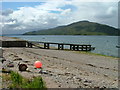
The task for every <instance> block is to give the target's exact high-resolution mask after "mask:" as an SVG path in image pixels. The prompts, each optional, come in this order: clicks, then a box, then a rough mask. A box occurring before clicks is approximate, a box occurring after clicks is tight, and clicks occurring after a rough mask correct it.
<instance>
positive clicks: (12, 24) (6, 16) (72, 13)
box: [0, 0, 118, 34]
mask: <svg viewBox="0 0 120 90" xmlns="http://www.w3.org/2000/svg"><path fill="white" fill-rule="evenodd" d="M117 7H118V6H117V3H116V2H114V3H113V2H106V3H105V2H78V1H77V0H76V1H75V0H67V1H66V0H61V1H54V2H50V1H46V2H45V3H43V4H41V5H37V6H35V7H19V8H18V9H17V10H11V9H9V10H6V11H3V12H2V15H0V17H1V18H2V19H3V23H1V24H2V27H3V33H11V34H13V33H24V32H28V31H34V30H41V29H47V28H53V27H56V26H59V25H66V24H70V23H73V22H76V21H81V20H89V21H94V22H98V23H104V24H108V25H111V26H114V27H117V21H116V18H117V17H116V16H117Z"/></svg>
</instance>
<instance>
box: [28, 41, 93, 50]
mask: <svg viewBox="0 0 120 90" xmlns="http://www.w3.org/2000/svg"><path fill="white" fill-rule="evenodd" d="M41 44H43V45H41ZM53 44H54V45H57V46H58V50H64V49H65V48H64V46H65V45H67V46H69V47H70V48H69V50H74V51H91V50H94V49H95V47H92V46H91V45H85V44H82V45H80V44H69V43H54V42H34V41H30V42H28V47H33V46H37V47H40V48H44V49H50V45H53Z"/></svg>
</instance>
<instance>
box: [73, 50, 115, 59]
mask: <svg viewBox="0 0 120 90" xmlns="http://www.w3.org/2000/svg"><path fill="white" fill-rule="evenodd" d="M75 53H81V54H88V55H97V56H104V57H110V58H117V57H114V56H107V55H103V54H98V53H93V52H86V51H79V52H78V51H75Z"/></svg>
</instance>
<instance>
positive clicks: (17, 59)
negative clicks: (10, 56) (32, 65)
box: [14, 58, 22, 61]
mask: <svg viewBox="0 0 120 90" xmlns="http://www.w3.org/2000/svg"><path fill="white" fill-rule="evenodd" d="M19 60H22V58H16V59H14V61H19Z"/></svg>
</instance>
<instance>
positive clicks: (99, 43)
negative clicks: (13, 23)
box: [11, 35, 118, 57]
mask: <svg viewBox="0 0 120 90" xmlns="http://www.w3.org/2000/svg"><path fill="white" fill-rule="evenodd" d="M11 37H18V38H21V39H24V40H28V41H41V42H60V43H71V44H91V45H92V46H94V47H96V49H95V50H94V51H92V52H94V53H98V54H103V55H108V56H115V57H118V48H116V46H117V45H118V37H117V36H69V35H67V36H65V35H17V36H15V35H14V36H11ZM55 47H56V46H55ZM66 48H68V47H67V46H66Z"/></svg>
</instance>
